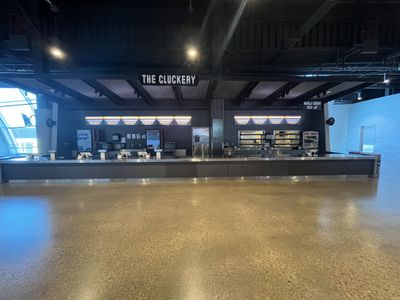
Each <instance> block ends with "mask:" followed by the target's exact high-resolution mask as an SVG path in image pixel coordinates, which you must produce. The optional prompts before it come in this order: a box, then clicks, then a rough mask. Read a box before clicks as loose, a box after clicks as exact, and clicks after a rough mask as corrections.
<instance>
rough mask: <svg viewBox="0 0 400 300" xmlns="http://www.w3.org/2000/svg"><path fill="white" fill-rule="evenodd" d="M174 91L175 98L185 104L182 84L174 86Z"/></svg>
mask: <svg viewBox="0 0 400 300" xmlns="http://www.w3.org/2000/svg"><path fill="white" fill-rule="evenodd" d="M172 91H173V92H174V95H175V98H176V100H177V101H178V104H179V105H182V104H183V95H182V89H181V87H180V86H173V87H172Z"/></svg>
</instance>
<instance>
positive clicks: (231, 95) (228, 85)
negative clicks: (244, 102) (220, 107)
mask: <svg viewBox="0 0 400 300" xmlns="http://www.w3.org/2000/svg"><path fill="white" fill-rule="evenodd" d="M247 83H248V81H220V82H219V84H218V86H217V90H216V91H215V95H214V97H215V98H219V99H225V100H232V99H235V98H236V97H237V96H238V95H239V93H240V92H241V91H242V89H243V88H244V87H245V86H246V85H247Z"/></svg>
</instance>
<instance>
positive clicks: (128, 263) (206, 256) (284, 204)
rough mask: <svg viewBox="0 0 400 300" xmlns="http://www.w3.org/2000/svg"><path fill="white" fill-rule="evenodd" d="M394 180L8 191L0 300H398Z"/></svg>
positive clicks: (0, 216) (1, 202)
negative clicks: (357, 299)
mask: <svg viewBox="0 0 400 300" xmlns="http://www.w3.org/2000/svg"><path fill="white" fill-rule="evenodd" d="M398 167H399V165H390V164H387V166H386V169H384V171H383V174H382V177H381V178H380V180H379V181H377V180H375V179H371V178H365V177H357V178H337V177H335V178H331V179H328V178H308V179H307V178H291V179H269V180H268V179H259V180H255V179H243V180H242V179H237V180H197V181H194V180H191V181H187V180H185V181H179V180H173V181H127V182H88V181H84V182H74V183H68V182H67V183H66V182H58V183H50V184H49V183H11V184H8V185H2V186H1V194H2V197H1V198H0V299H88V300H89V299H346V298H364V299H400V196H399V195H400V181H399V180H398V177H397V176H396V175H398V174H396V173H398V172H399V171H400V168H398Z"/></svg>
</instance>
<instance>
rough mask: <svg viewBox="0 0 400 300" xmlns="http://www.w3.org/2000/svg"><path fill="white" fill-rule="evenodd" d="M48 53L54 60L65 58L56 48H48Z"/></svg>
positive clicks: (62, 52)
mask: <svg viewBox="0 0 400 300" xmlns="http://www.w3.org/2000/svg"><path fill="white" fill-rule="evenodd" d="M49 53H50V54H51V55H52V56H53V57H54V58H56V59H59V60H63V59H64V58H65V53H64V51H62V50H61V49H60V48H59V47H57V46H52V47H50V48H49Z"/></svg>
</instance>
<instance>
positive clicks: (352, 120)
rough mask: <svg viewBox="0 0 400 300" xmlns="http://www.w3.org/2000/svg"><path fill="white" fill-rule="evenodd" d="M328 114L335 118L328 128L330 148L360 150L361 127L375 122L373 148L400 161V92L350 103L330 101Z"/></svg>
mask: <svg viewBox="0 0 400 300" xmlns="http://www.w3.org/2000/svg"><path fill="white" fill-rule="evenodd" d="M328 114H329V116H330V117H334V118H335V119H336V124H335V125H334V126H331V127H330V128H329V136H330V137H329V141H330V150H331V151H336V152H344V153H345V152H348V151H358V150H359V148H360V133H361V127H362V126H375V149H374V152H376V153H380V154H382V159H383V160H396V161H400V115H399V114H400V94H396V95H392V96H387V97H382V98H377V99H374V100H369V101H365V102H360V103H355V104H349V105H334V104H333V102H331V103H329V105H328Z"/></svg>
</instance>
